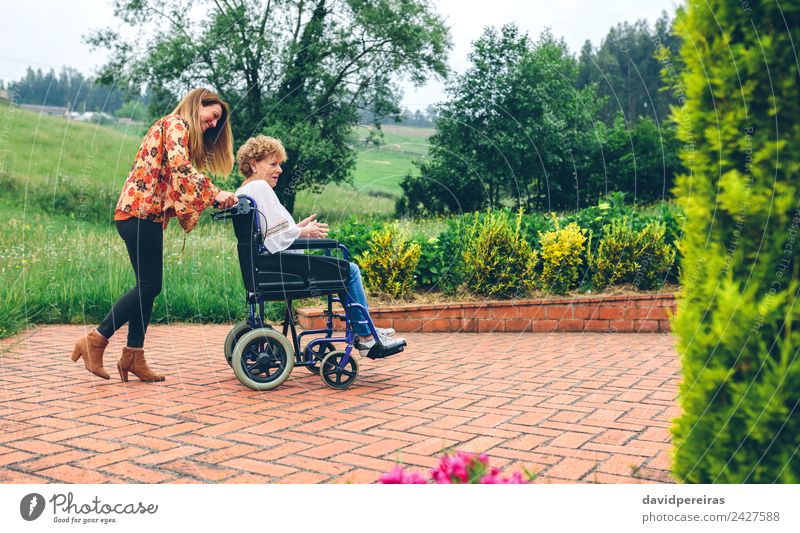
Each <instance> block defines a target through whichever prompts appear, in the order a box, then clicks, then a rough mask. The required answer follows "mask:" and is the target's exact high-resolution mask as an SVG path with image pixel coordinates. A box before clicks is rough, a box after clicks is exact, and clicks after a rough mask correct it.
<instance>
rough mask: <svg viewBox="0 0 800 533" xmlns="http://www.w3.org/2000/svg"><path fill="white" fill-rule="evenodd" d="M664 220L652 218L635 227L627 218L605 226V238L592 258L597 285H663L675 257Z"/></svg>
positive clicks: (595, 283)
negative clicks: (668, 240)
mask: <svg viewBox="0 0 800 533" xmlns="http://www.w3.org/2000/svg"><path fill="white" fill-rule="evenodd" d="M665 232H666V228H665V226H664V224H662V223H658V222H650V223H648V224H647V225H646V226H645V227H644V228H642V229H641V231H638V232H637V231H634V229H633V228H632V227H631V225H630V223H629V221H628V219H627V218H623V219H615V220H613V221H612V222H611V224H608V225H606V226H604V228H603V240H602V241H600V246H598V248H597V253H596V254H595V256H594V259H593V261H592V262H593V265H592V266H593V269H594V275H593V277H592V281H593V282H594V285H595V286H596V287H601V288H602V287H606V286H609V285H616V284H623V283H632V284H635V285H636V287H638V288H639V289H644V290H649V289H654V288H657V287H660V286H661V285H662V284H663V282H664V279H665V278H666V276H667V272H668V271H669V268H670V266H671V265H672V262H673V261H674V260H675V248H674V247H673V246H671V245H669V244H667V242H666V239H665V237H664V235H665Z"/></svg>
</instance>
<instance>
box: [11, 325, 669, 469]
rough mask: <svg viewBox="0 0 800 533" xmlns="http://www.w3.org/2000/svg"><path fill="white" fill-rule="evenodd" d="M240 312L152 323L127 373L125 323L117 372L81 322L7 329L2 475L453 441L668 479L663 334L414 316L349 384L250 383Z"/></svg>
mask: <svg viewBox="0 0 800 533" xmlns="http://www.w3.org/2000/svg"><path fill="white" fill-rule="evenodd" d="M229 328H230V326H227V325H202V326H201V325H184V324H180V325H170V326H163V325H155V326H151V328H150V329H149V331H148V338H147V347H146V349H147V359H148V362H149V363H150V365H151V367H152V368H154V369H155V370H156V371H159V372H162V373H164V374H166V375H167V381H165V382H164V383H158V384H145V383H141V382H139V381H138V380H136V379H135V378H133V377H132V381H131V382H129V383H127V384H123V383H121V382H120V381H119V379H118V378H117V376H116V372H114V365H115V362H116V359H117V357H118V356H119V352H120V351H121V347H122V346H123V343H124V339H125V330H124V329H123V330H121V331H120V332H118V334H117V335H116V336H115V337H114V338H113V339H112V340H111V343H110V345H109V348H108V350H107V352H106V361H105V366H106V368H107V369H108V370H109V372H111V373H112V379H111V380H110V381H105V380H101V379H99V378H95V377H93V376H92V375H90V374H89V373H88V372H86V371H85V370H84V369H83V365H82V364H73V363H72V362H71V361H70V360H69V357H68V355H69V353H70V352H71V346H72V342H73V341H74V339H75V338H76V337H78V336H79V335H80V334H82V332H84V331H85V328H83V327H81V326H43V327H36V328H34V329H32V330H30V331H28V332H26V333H24V334H21V335H18V336H17V337H13V338H10V339H3V340H0V482H2V483H48V482H59V483H107V482H112V483H113V482H116V483H120V482H123V483H185V482H205V483H345V482H352V483H369V482H374V481H375V480H377V479H378V477H379V476H380V474H381V473H383V472H386V471H388V470H389V469H390V468H391V467H392V466H393V465H394V463H395V462H402V463H404V464H406V465H409V466H410V467H412V468H415V469H418V470H419V469H423V468H429V467H430V466H432V465H433V464H434V463H435V461H436V456H437V455H438V454H440V453H442V452H444V451H447V450H453V449H463V450H469V451H476V452H478V451H482V452H487V453H488V454H489V455H490V456H491V457H492V461H493V463H494V464H496V465H498V466H501V467H506V468H513V469H519V468H521V467H527V468H528V469H529V470H530V471H533V472H538V473H539V477H538V478H537V483H574V482H582V483H647V482H672V479H671V477H670V474H669V467H670V452H671V444H670V434H669V430H668V428H669V426H670V421H671V419H672V418H674V417H675V416H677V414H678V409H677V406H676V404H675V401H674V398H675V397H676V395H677V390H678V383H679V379H680V375H679V364H678V360H677V357H676V354H675V349H674V341H673V338H672V337H670V336H669V335H665V334H641V333H640V334H630V335H628V334H606V333H554V334H546V333H416V334H408V335H406V337H407V338H408V341H409V347H408V348H407V349H406V351H405V352H403V353H402V354H399V355H397V356H395V357H392V358H389V359H386V360H383V361H370V360H367V359H363V360H361V361H360V363H361V364H360V368H361V374H360V376H359V378H358V380H357V381H356V383H355V385H353V386H352V387H351V388H350V389H348V390H346V391H333V390H331V389H328V388H327V387H325V386H324V385H323V384H322V381H321V380H320V379H319V377H317V376H314V375H312V374H311V373H309V372H308V371H306V370H305V369H304V368H296V369H295V370H294V372H293V374H292V376H291V377H290V378H289V379H288V380H287V381H286V382H285V383H284V384H283V385H281V386H280V387H279V388H278V389H276V390H274V391H269V392H255V391H251V390H250V389H247V388H246V387H244V386H243V385H241V384H240V383H239V382H238V380H237V379H236V377H235V376H234V375H233V372H232V371H231V370H230V369H229V367H228V365H227V364H226V363H225V361H224V359H223V356H222V354H221V347H222V343H223V340H224V338H225V335H226V334H227V332H228V330H229ZM114 378H117V379H114Z"/></svg>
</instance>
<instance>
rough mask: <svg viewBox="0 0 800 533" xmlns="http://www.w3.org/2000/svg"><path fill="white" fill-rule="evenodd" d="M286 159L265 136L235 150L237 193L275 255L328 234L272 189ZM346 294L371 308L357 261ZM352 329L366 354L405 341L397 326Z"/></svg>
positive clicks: (276, 143) (280, 148) (280, 147)
mask: <svg viewBox="0 0 800 533" xmlns="http://www.w3.org/2000/svg"><path fill="white" fill-rule="evenodd" d="M286 159H287V157H286V150H285V149H284V147H283V144H282V143H281V141H280V140H278V139H274V138H272V137H267V136H265V135H259V136H257V137H252V138H250V139H248V140H247V142H246V143H244V144H243V145H242V147H241V148H239V151H238V152H237V153H236V160H237V162H238V163H239V170H240V171H241V173H242V174H243V175H244V177H245V180H244V181H243V182H242V185H241V186H240V187H239V189H238V190H237V191H236V194H237V195H240V194H245V195H247V196H249V197H251V198H252V199H253V200H255V202H256V205H257V206H258V211H259V217H260V222H261V228H262V230H261V231H262V232H263V236H264V246H266V248H267V250H269V252H270V253H273V254H274V253H277V252H280V251H282V250H286V248H288V247H289V245H291V244H292V242H294V240H295V239H298V238H300V239H323V238H325V237H327V235H328V225H327V224H324V223H321V222H319V221H317V220H316V218H317V215H316V214H313V215H311V216H310V217H308V218H306V219H303V220H301V221H300V222H298V223H295V221H294V219H293V218H292V215H291V214H290V213H289V212H288V211H287V210H286V208H285V207H283V205H281V203H280V201H279V200H278V196H277V195H276V194H275V191H273V190H272V189H274V188H275V186H276V185H277V184H278V177H279V176H280V175H281V172H283V170H282V169H281V163H283V162H284V161H286ZM301 253H302V252H301ZM347 293H348V295H349V296H350V299H351V300H353V301H354V302H356V303H359V304H361V305H363V306H364V309H369V307H368V306H367V295H366V292H365V291H364V284H363V282H362V281H361V271H360V270H359V268H358V265H356V264H355V263H350V281H349V284H348V286H347ZM353 328H354V330H355V333H356V335H357V337H358V339H357V341H356V344H355V346H356V348H357V349H358V351H359V353H360V354H361V355H365V356H366V355H368V354H369V353H370V350H371V349H372V348H373V347H374V346H375V345H376V344H381V345H383V344H390V343H396V342H400V341H402V340H403V339H400V338H392V337H391V335H393V334H394V329H391V328H387V329H383V328H375V329H376V331H377V332H378V337H379V338H378V339H375V338H373V336H372V332H371V331H370V330H369V328H368V327H367V326H366V324H359V323H354V325H353Z"/></svg>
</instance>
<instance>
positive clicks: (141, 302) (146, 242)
mask: <svg viewBox="0 0 800 533" xmlns="http://www.w3.org/2000/svg"><path fill="white" fill-rule="evenodd" d="M117 231H118V232H119V236H120V237H122V240H123V241H125V246H126V247H127V248H128V257H130V260H131V265H133V272H134V273H135V274H136V286H135V287H134V288H132V289H131V290H129V291H128V292H126V293H125V294H124V295H123V296H122V298H120V299H119V300H117V303H115V304H114V307H112V308H111V312H110V313H108V315H106V317H105V318H104V319H103V322H102V323H101V324H100V325H99V326H98V327H97V331H99V332H100V334H101V335H102V336H104V337H105V338H107V339H108V338H111V336H112V335H113V334H114V332H115V331H117V330H118V329H119V328H120V327H122V325H123V324H124V323H126V322H127V323H128V346H129V347H130V348H141V347H143V346H144V334H145V332H146V331H147V325H148V324H149V323H150V314H151V313H152V311H153V300H155V299H156V296H158V293H160V292H161V280H162V278H163V264H164V231H163V229H162V227H161V223H159V222H151V221H149V220H142V219H140V218H136V217H134V218H129V219H128V220H119V221H117Z"/></svg>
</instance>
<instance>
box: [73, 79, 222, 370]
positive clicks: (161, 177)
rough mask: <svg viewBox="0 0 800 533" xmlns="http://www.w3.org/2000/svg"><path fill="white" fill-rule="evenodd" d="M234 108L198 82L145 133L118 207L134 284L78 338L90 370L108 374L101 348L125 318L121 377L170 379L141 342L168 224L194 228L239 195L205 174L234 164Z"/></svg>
mask: <svg viewBox="0 0 800 533" xmlns="http://www.w3.org/2000/svg"><path fill="white" fill-rule="evenodd" d="M229 114H230V113H229V110H228V104H227V103H225V102H224V101H222V100H221V99H220V97H219V96H217V95H216V94H214V93H212V92H211V91H208V90H206V89H203V88H198V89H194V90H192V91H190V92H189V93H188V94H187V95H186V96H185V97H184V98H183V100H181V102H180V103H179V104H178V106H177V107H176V108H175V110H174V111H173V112H172V113H170V114H169V115H167V116H165V117H162V118H160V119H158V120H157V121H156V122H155V124H153V125H152V126H151V127H150V129H149V130H148V132H147V135H145V138H144V141H143V142H142V146H141V148H139V151H138V152H137V154H136V159H135V160H134V162H133V168H132V169H131V172H130V174H129V175H128V179H127V180H126V181H125V185H124V186H123V187H122V193H121V194H120V196H119V201H118V202H117V208H116V212H115V213H114V220H115V221H116V225H117V232H118V233H119V235H120V237H121V238H122V240H123V241H124V242H125V247H126V248H127V249H128V257H129V258H130V261H131V266H132V267H133V272H134V274H135V275H136V286H135V287H133V288H132V289H131V290H129V291H128V292H126V293H125V294H124V295H123V296H122V297H121V298H120V299H119V300H117V302H116V303H115V304H114V306H113V307H112V309H111V311H110V312H109V313H108V315H107V316H106V318H105V319H104V320H103V321H102V322H101V323H100V325H99V326H97V329H95V330H93V331H91V332H89V334H88V335H86V336H84V337H81V338H80V339H78V341H77V342H76V343H75V348H74V350H73V352H72V360H73V361H78V359H80V358H81V357H82V358H83V363H84V366H85V367H86V370H88V371H89V372H91V373H92V374H94V375H96V376H99V377H101V378H103V379H109V377H110V376H109V375H108V372H106V370H105V369H104V368H103V352H104V351H105V349H106V346H107V345H108V339H109V338H111V336H112V335H113V334H114V332H116V331H117V330H118V329H119V328H120V327H121V326H122V325H123V324H125V323H127V324H128V343H127V346H126V347H125V348H123V349H122V357H120V359H119V361H118V362H117V370H118V372H119V375H120V378H121V379H122V381H128V373H129V372H130V373H132V374H134V375H135V376H137V377H138V378H139V379H140V380H142V381H146V382H154V381H164V376H162V375H159V374H156V373H155V372H153V371H152V370H150V368H149V367H148V366H147V362H146V361H145V359H144V349H143V347H144V335H145V332H146V331H147V325H148V324H149V322H150V314H151V312H152V310H153V301H154V300H155V298H156V296H158V294H159V293H160V292H161V281H162V275H163V272H162V270H163V255H164V229H165V228H166V226H167V223H168V222H169V219H170V218H171V217H175V218H177V219H178V222H179V223H180V225H181V227H182V228H183V229H184V231H185V232H186V233H188V232H190V231H191V230H192V229H194V227H195V225H196V224H197V221H198V219H199V218H200V212H201V211H203V209H206V208H207V207H210V206H211V205H212V204H213V203H214V202H217V203H218V204H219V205H221V206H222V207H230V206H232V205H234V204H235V203H236V202H237V201H238V200H237V198H236V196H235V195H234V194H233V193H230V192H225V191H221V190H220V189H219V188H218V187H216V186H215V185H214V184H213V183H211V180H210V179H209V178H208V177H206V176H205V175H203V174H201V171H204V172H207V171H210V172H213V173H215V174H218V175H227V174H229V173H230V171H231V168H232V167H233V135H232V134H231V127H230V124H229V122H228V118H229Z"/></svg>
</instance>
